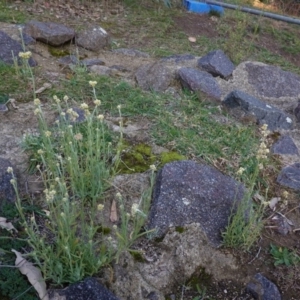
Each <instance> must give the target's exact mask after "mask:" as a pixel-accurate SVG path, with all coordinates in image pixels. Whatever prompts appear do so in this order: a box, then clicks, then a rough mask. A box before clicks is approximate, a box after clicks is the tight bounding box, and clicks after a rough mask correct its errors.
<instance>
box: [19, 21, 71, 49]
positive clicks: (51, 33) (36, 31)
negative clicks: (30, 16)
mask: <svg viewBox="0 0 300 300" xmlns="http://www.w3.org/2000/svg"><path fill="white" fill-rule="evenodd" d="M24 32H25V33H27V34H28V35H30V36H31V37H33V38H34V39H36V40H37V41H40V42H43V43H46V44H49V45H52V46H60V45H62V44H64V43H66V42H69V41H70V40H72V39H73V38H74V36H75V31H74V30H73V29H72V28H69V27H67V26H65V25H62V24H58V23H53V22H39V21H34V20H33V21H29V22H28V23H26V24H25V27H24Z"/></svg>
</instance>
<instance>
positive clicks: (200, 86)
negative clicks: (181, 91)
mask: <svg viewBox="0 0 300 300" xmlns="http://www.w3.org/2000/svg"><path fill="white" fill-rule="evenodd" d="M177 74H178V77H179V80H180V82H181V85H182V86H183V88H187V89H189V90H191V91H194V92H197V91H201V92H203V93H205V94H207V95H209V96H211V97H213V98H216V99H220V98H221V90H220V87H219V85H218V83H217V81H216V80H215V79H214V77H213V76H212V75H211V74H209V73H207V72H203V71H199V70H197V69H193V68H186V67H183V68H181V69H179V71H178V73H177Z"/></svg>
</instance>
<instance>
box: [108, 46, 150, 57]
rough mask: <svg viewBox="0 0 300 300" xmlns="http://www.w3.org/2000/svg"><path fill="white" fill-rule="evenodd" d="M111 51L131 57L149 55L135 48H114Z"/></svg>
mask: <svg viewBox="0 0 300 300" xmlns="http://www.w3.org/2000/svg"><path fill="white" fill-rule="evenodd" d="M112 52H113V53H119V54H123V55H127V56H131V57H145V58H147V57H149V56H150V55H149V54H148V53H146V52H142V51H140V50H136V49H128V48H119V49H114V50H113V51H112Z"/></svg>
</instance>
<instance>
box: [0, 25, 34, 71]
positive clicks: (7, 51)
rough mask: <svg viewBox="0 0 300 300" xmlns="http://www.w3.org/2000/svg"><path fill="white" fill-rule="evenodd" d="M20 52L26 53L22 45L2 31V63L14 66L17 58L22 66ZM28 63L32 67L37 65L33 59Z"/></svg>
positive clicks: (0, 49) (0, 59)
mask: <svg viewBox="0 0 300 300" xmlns="http://www.w3.org/2000/svg"><path fill="white" fill-rule="evenodd" d="M20 52H24V50H23V48H22V45H21V44H20V43H19V42H17V41H15V40H14V39H12V38H11V37H10V36H9V35H7V34H6V33H5V32H3V31H1V30H0V61H2V62H4V63H6V64H10V65H13V64H14V58H15V59H16V60H17V62H18V64H21V59H20V58H19V53H20ZM28 63H29V65H30V66H31V67H35V66H36V65H37V62H36V61H35V60H34V59H33V58H32V57H30V58H29V60H28Z"/></svg>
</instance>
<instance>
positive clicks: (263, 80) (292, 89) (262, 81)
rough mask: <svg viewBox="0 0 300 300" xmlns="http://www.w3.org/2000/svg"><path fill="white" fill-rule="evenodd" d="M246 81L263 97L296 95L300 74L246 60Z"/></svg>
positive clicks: (297, 93)
mask: <svg viewBox="0 0 300 300" xmlns="http://www.w3.org/2000/svg"><path fill="white" fill-rule="evenodd" d="M245 70H246V72H247V73H248V81H249V83H250V84H251V85H252V86H253V87H254V88H255V90H256V91H257V93H258V94H259V95H261V96H264V97H274V98H280V97H298V95H299V94H300V76H299V75H296V74H294V73H292V72H287V71H283V70H282V69H281V68H279V67H276V66H270V65H264V64H257V63H251V62H247V63H246V64H245Z"/></svg>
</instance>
